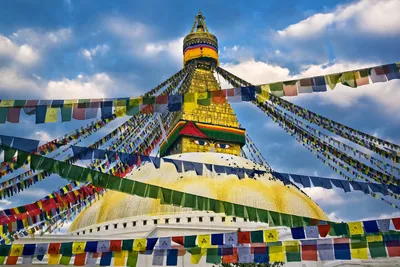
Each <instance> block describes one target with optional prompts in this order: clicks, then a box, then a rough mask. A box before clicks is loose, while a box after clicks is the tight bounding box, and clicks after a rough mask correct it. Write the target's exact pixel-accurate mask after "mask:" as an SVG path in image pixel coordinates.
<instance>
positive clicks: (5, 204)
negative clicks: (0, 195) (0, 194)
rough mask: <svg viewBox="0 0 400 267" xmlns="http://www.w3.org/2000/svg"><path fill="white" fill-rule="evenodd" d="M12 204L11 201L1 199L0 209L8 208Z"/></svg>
mask: <svg viewBox="0 0 400 267" xmlns="http://www.w3.org/2000/svg"><path fill="white" fill-rule="evenodd" d="M11 204H12V202H11V201H9V200H7V199H1V200H0V209H2V210H4V209H6V208H8V207H10V205H11Z"/></svg>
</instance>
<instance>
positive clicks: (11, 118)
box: [7, 108, 21, 123]
mask: <svg viewBox="0 0 400 267" xmlns="http://www.w3.org/2000/svg"><path fill="white" fill-rule="evenodd" d="M20 114H21V108H8V114H7V121H8V122H11V123H19V115H20Z"/></svg>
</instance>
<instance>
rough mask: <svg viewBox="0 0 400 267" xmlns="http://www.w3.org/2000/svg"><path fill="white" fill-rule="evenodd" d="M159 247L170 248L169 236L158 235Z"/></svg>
mask: <svg viewBox="0 0 400 267" xmlns="http://www.w3.org/2000/svg"><path fill="white" fill-rule="evenodd" d="M158 248H159V249H170V248H171V237H160V238H159V239H158Z"/></svg>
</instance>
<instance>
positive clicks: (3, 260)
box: [0, 256, 6, 265]
mask: <svg viewBox="0 0 400 267" xmlns="http://www.w3.org/2000/svg"><path fill="white" fill-rule="evenodd" d="M5 260H6V256H0V265H4V262H5Z"/></svg>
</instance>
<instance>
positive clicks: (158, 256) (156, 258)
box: [152, 249, 166, 266]
mask: <svg viewBox="0 0 400 267" xmlns="http://www.w3.org/2000/svg"><path fill="white" fill-rule="evenodd" d="M165 254H166V250H162V249H156V250H154V254H153V262H152V263H153V265H154V266H163V264H164V256H165Z"/></svg>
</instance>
